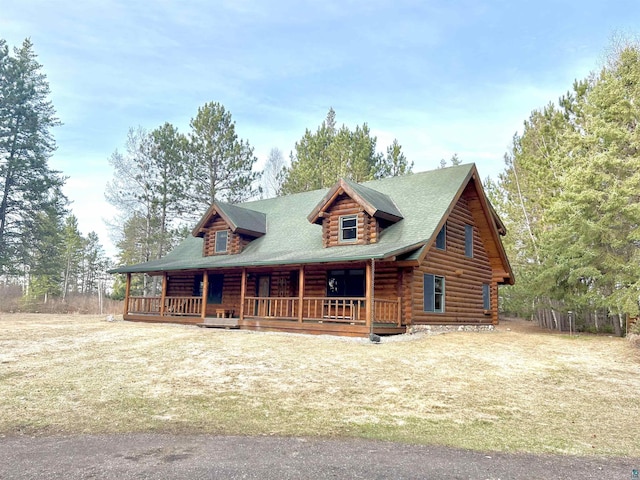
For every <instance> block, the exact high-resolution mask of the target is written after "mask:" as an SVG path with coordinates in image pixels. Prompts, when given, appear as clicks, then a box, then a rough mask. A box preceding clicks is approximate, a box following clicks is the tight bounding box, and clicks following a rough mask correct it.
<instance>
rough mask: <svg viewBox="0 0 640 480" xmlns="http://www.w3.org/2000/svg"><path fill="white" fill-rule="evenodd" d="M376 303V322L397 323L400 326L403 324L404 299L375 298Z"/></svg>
mask: <svg viewBox="0 0 640 480" xmlns="http://www.w3.org/2000/svg"><path fill="white" fill-rule="evenodd" d="M373 303H374V305H375V307H374V308H375V314H374V315H375V319H374V322H375V323H395V324H396V325H398V326H399V327H400V326H402V301H401V298H398V299H397V300H385V299H382V298H374V299H373Z"/></svg>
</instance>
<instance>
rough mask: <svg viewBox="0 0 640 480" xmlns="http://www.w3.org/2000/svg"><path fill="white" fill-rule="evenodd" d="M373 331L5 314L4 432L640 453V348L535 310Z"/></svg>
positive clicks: (1, 329) (0, 402)
mask: <svg viewBox="0 0 640 480" xmlns="http://www.w3.org/2000/svg"><path fill="white" fill-rule="evenodd" d="M395 340H396V341H385V340H383V343H382V344H380V345H373V344H370V343H368V342H366V341H364V340H360V339H355V340H354V339H344V338H336V337H328V336H305V335H291V334H265V333H252V332H243V331H224V330H213V329H199V328H197V327H188V326H178V325H154V324H140V323H129V322H121V321H119V322H106V321H104V317H96V316H62V315H60V316H50V315H17V314H16V315H0V411H2V415H1V416H0V433H5V434H16V433H20V432H23V433H29V434H53V433H109V432H181V433H185V432H189V433H224V434H248V435H267V434H276V435H305V436H318V435H320V436H347V437H364V438H376V439H384V440H396V441H403V442H413V443H426V444H442V445H450V446H456V447H462V448H471V449H478V450H494V451H525V452H536V453H541V452H548V453H565V454H576V455H584V454H598V455H619V456H633V457H640V442H638V438H640V423H639V422H637V421H636V420H637V418H640V401H639V400H638V398H639V395H638V392H640V354H639V352H638V351H637V350H635V349H634V348H633V347H632V346H631V345H630V344H629V342H627V341H625V340H623V339H618V338H610V337H600V336H575V337H569V336H567V335H559V334H549V333H547V332H545V331H540V330H538V329H537V328H536V327H534V326H532V325H531V324H528V323H525V322H513V321H510V322H506V323H503V324H502V325H501V326H500V327H499V328H498V329H497V330H496V331H494V332H487V333H470V332H460V333H458V332H456V333H448V334H442V335H432V336H428V335H415V336H413V337H412V338H410V339H409V340H408V341H397V340H398V339H395Z"/></svg>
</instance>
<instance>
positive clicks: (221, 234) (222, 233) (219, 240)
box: [216, 230, 229, 253]
mask: <svg viewBox="0 0 640 480" xmlns="http://www.w3.org/2000/svg"><path fill="white" fill-rule="evenodd" d="M228 238H229V232H227V231H226V230H219V231H217V232H216V253H225V252H226V251H227V239H228Z"/></svg>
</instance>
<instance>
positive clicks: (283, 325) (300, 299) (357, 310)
mask: <svg viewBox="0 0 640 480" xmlns="http://www.w3.org/2000/svg"><path fill="white" fill-rule="evenodd" d="M375 272H376V265H375V264H373V262H371V261H369V262H359V263H351V264H340V265H327V266H324V267H319V266H316V265H307V266H304V265H299V266H296V267H294V268H282V267H278V268H271V269H268V268H241V269H227V270H223V269H220V270H204V271H188V272H157V273H155V274H154V276H155V277H156V278H157V277H160V278H161V283H160V282H158V283H160V284H161V288H160V292H159V294H155V295H154V294H146V295H144V294H143V295H132V294H131V290H132V284H133V282H132V274H127V284H126V295H125V307H124V308H125V311H124V318H125V319H126V320H134V321H149V322H170V323H186V324H196V325H201V326H206V327H223V328H242V329H249V330H266V331H286V332H300V333H316V334H333V335H346V336H366V335H368V334H369V333H370V332H373V333H376V334H378V335H389V334H397V333H404V332H405V331H406V327H405V325H404V323H403V315H402V305H403V302H402V288H401V286H402V282H401V279H402V274H401V271H400V270H399V269H391V270H389V269H388V268H387V269H384V273H383V276H382V277H381V279H382V280H384V281H385V282H386V283H380V284H376V283H375V279H376V274H375ZM390 273H392V275H390ZM392 277H393V278H392ZM389 278H392V280H393V281H392V282H391V283H392V285H391V284H390V283H389ZM383 294H384V295H383Z"/></svg>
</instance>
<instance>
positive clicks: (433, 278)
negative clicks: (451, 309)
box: [424, 273, 444, 313]
mask: <svg viewBox="0 0 640 480" xmlns="http://www.w3.org/2000/svg"><path fill="white" fill-rule="evenodd" d="M424 311H425V312H434V313H444V277H440V276H438V275H431V274H428V273H427V274H425V275H424Z"/></svg>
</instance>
